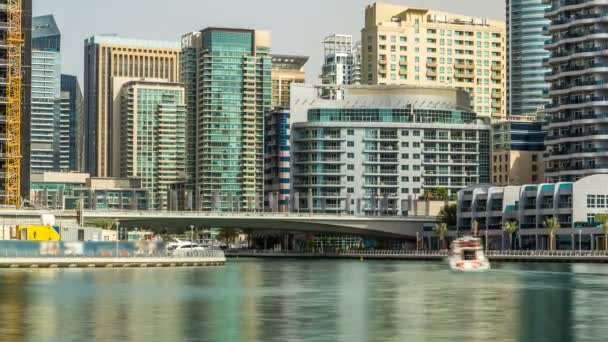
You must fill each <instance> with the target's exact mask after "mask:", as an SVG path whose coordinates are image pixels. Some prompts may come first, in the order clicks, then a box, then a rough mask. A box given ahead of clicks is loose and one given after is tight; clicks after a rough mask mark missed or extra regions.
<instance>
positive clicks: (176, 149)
mask: <svg viewBox="0 0 608 342" xmlns="http://www.w3.org/2000/svg"><path fill="white" fill-rule="evenodd" d="M120 119H121V125H120V126H121V132H120V145H121V147H122V148H121V150H120V151H121V152H120V153H121V170H120V173H121V177H127V178H139V179H141V182H142V188H144V189H146V190H148V192H149V194H150V200H151V205H152V207H153V208H155V209H158V210H166V209H168V202H169V198H168V193H169V188H170V186H171V185H172V184H174V183H178V182H183V181H184V180H185V176H186V173H185V151H186V107H185V105H184V88H183V87H182V86H181V85H179V84H176V83H169V82H151V81H134V82H129V83H126V84H125V85H124V86H123V88H122V90H121V113H120Z"/></svg>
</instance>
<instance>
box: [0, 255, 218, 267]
mask: <svg viewBox="0 0 608 342" xmlns="http://www.w3.org/2000/svg"><path fill="white" fill-rule="evenodd" d="M225 263H226V258H225V257H183V258H180V257H149V258H148V257H138V258H95V257H25V258H0V268H94V267H104V268H106V267H199V266H222V265H224V264H225Z"/></svg>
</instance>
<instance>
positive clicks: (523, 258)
mask: <svg viewBox="0 0 608 342" xmlns="http://www.w3.org/2000/svg"><path fill="white" fill-rule="evenodd" d="M448 255H449V252H448V251H447V250H441V251H415V250H345V251H336V252H314V253H312V252H277V251H270V250H267V251H264V250H228V251H226V257H229V258H238V257H251V258H303V259H363V260H365V259H369V260H410V261H442V260H443V259H445V258H446V257H447V256H448ZM487 257H488V259H490V261H502V262H564V263H608V252H606V251H577V250H576V251H571V250H568V251H561V250H560V251H524V250H515V251H508V250H505V251H501V250H490V251H487Z"/></svg>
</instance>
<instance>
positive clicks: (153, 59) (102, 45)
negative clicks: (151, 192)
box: [84, 36, 180, 177]
mask: <svg viewBox="0 0 608 342" xmlns="http://www.w3.org/2000/svg"><path fill="white" fill-rule="evenodd" d="M179 53H180V44H179V42H164V41H149V40H138V39H127V38H119V37H116V36H94V37H91V38H88V39H86V40H85V42H84V59H85V61H84V62H85V63H84V64H85V70H84V96H85V125H84V126H85V127H86V128H85V129H86V132H85V142H84V145H85V147H86V153H85V158H86V166H87V170H86V171H88V172H90V173H91V175H93V176H99V177H106V176H110V175H117V174H118V173H119V172H120V171H119V170H120V165H113V163H112V159H113V158H112V156H111V155H110V154H111V151H112V144H113V143H114V142H116V143H117V142H118V141H117V140H116V138H115V137H114V133H115V132H118V130H119V129H120V127H119V120H114V117H113V111H114V107H115V102H116V100H117V99H116V97H117V96H118V93H119V92H120V89H121V87H122V85H123V84H124V83H126V82H128V81H131V80H138V79H142V78H143V79H155V80H162V81H168V82H177V81H178V80H179V75H180V72H179Z"/></svg>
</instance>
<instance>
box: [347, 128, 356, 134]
mask: <svg viewBox="0 0 608 342" xmlns="http://www.w3.org/2000/svg"><path fill="white" fill-rule="evenodd" d="M346 134H348V135H355V130H354V129H349V130H348V131H346Z"/></svg>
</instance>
